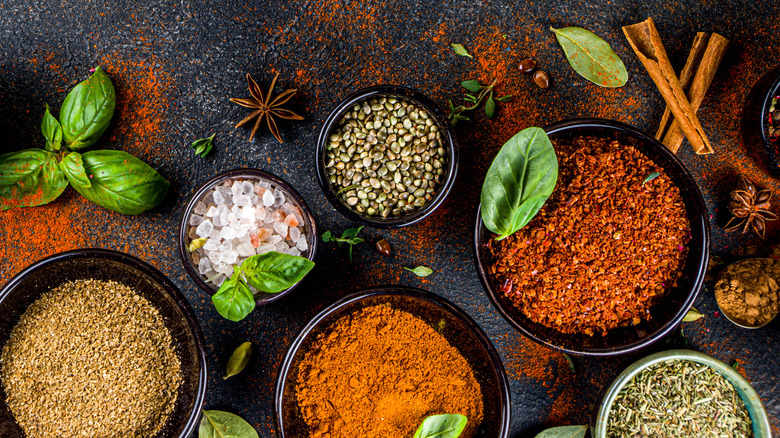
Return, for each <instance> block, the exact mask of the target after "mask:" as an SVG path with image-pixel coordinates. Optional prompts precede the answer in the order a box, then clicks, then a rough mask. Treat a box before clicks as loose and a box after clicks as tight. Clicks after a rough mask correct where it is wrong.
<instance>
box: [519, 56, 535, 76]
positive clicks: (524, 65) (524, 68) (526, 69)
mask: <svg viewBox="0 0 780 438" xmlns="http://www.w3.org/2000/svg"><path fill="white" fill-rule="evenodd" d="M517 68H518V70H520V73H523V74H528V73H532V72H533V71H534V70H536V61H534V60H533V59H531V58H525V59H524V60H522V61H520V64H518V65H517Z"/></svg>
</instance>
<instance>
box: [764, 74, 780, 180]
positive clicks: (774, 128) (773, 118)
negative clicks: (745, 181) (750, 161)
mask: <svg viewBox="0 0 780 438" xmlns="http://www.w3.org/2000/svg"><path fill="white" fill-rule="evenodd" d="M761 134H762V136H763V139H764V149H765V150H766V153H767V155H768V156H769V160H770V162H771V165H770V167H771V168H772V169H773V170H775V171H776V172H780V76H777V78H775V80H774V81H773V82H772V85H770V86H769V91H768V92H767V93H766V97H764V104H763V105H762V106H761Z"/></svg>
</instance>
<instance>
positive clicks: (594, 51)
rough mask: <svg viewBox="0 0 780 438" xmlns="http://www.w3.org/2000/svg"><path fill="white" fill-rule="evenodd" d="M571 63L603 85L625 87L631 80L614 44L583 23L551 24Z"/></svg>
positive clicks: (580, 71)
mask: <svg viewBox="0 0 780 438" xmlns="http://www.w3.org/2000/svg"><path fill="white" fill-rule="evenodd" d="M550 30H551V31H553V32H554V33H555V37H556V38H557V39H558V43H559V44H560V45H561V47H562V48H563V52H564V53H565V54H566V59H567V60H568V61H569V65H571V67H572V68H573V69H574V71H576V72H577V73H579V74H580V76H582V77H583V78H585V79H587V80H589V81H591V82H593V83H594V84H596V85H599V86H601V87H609V88H614V87H622V86H623V85H625V84H626V82H628V72H627V71H626V66H625V65H624V64H623V61H622V60H621V59H620V57H619V56H617V54H616V53H615V51H614V50H612V47H610V45H609V44H608V43H607V42H606V41H604V40H603V39H601V38H600V37H599V36H598V35H596V34H594V33H593V32H591V31H589V30H586V29H583V28H581V27H564V28H563V29H555V28H552V27H551V28H550Z"/></svg>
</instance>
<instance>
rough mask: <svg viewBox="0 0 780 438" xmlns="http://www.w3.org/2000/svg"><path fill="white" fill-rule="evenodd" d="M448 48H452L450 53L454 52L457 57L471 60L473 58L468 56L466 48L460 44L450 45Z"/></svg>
mask: <svg viewBox="0 0 780 438" xmlns="http://www.w3.org/2000/svg"><path fill="white" fill-rule="evenodd" d="M450 47H452V51H453V52H455V54H456V55H458V56H466V57H469V58H473V56H471V55H470V54H469V52H468V50H466V48H465V47H463V45H461V44H450Z"/></svg>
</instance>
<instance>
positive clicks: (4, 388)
mask: <svg viewBox="0 0 780 438" xmlns="http://www.w3.org/2000/svg"><path fill="white" fill-rule="evenodd" d="M0 347H1V349H0V389H1V390H0V436H2V437H4V438H22V437H27V438H37V437H41V438H43V437H54V436H58V437H59V436H63V437H65V436H67V437H80V436H84V437H92V438H98V437H100V438H114V437H117V438H119V437H139V438H141V437H144V438H167V437H181V438H184V437H189V436H190V435H191V434H192V433H193V432H194V430H195V428H196V426H197V423H198V420H199V416H200V408H201V406H202V404H203V399H204V396H205V391H206V377H207V370H206V360H205V352H204V344H203V335H202V333H201V331H200V327H199V326H198V323H197V321H196V319H195V317H194V315H193V313H192V309H191V308H190V306H189V304H188V303H187V300H186V299H185V298H184V296H183V295H182V294H181V292H179V291H178V290H177V288H176V286H174V285H173V283H171V282H170V280H168V279H167V278H166V277H165V276H164V275H163V274H161V273H160V272H159V271H158V270H156V269H154V268H153V267H151V266H150V265H148V264H146V263H144V262H142V261H140V260H138V259H136V258H134V257H131V256H129V255H126V254H122V253H119V252H115V251H108V250H98V249H89V250H76V251H69V252H65V253H61V254H57V255H54V256H51V257H49V258H47V259H44V260H42V261H40V262H37V263H35V264H33V265H32V266H30V267H29V268H27V269H25V270H24V271H22V272H21V273H20V274H18V275H17V276H15V277H14V278H13V279H11V280H10V281H9V282H8V284H6V285H5V287H3V288H2V290H0Z"/></svg>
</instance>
